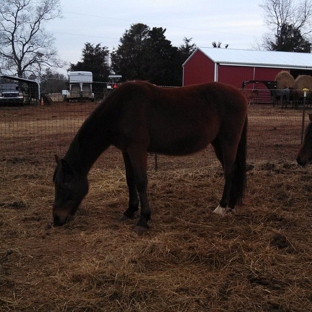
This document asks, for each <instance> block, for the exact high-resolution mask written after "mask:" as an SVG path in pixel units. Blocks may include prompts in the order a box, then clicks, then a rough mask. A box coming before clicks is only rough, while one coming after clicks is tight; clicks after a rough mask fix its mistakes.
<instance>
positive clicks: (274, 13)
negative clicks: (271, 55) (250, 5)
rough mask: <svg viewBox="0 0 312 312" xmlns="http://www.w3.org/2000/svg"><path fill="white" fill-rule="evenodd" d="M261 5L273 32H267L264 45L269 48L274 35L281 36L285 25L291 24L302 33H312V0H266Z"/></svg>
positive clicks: (267, 23)
mask: <svg viewBox="0 0 312 312" xmlns="http://www.w3.org/2000/svg"><path fill="white" fill-rule="evenodd" d="M260 7H261V8H262V9H263V10H264V19H265V22H266V25H268V27H269V29H270V30H271V31H273V34H266V35H265V36H264V39H263V43H264V47H265V48H268V47H269V46H270V43H271V42H272V37H274V38H279V37H280V36H281V34H282V29H283V27H285V26H291V27H292V28H293V29H295V30H297V31H299V32H300V33H301V35H302V36H303V37H304V36H308V35H309V34H311V33H312V30H311V25H312V0H302V1H299V0H264V1H263V4H261V5H260Z"/></svg>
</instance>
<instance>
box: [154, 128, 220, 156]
mask: <svg viewBox="0 0 312 312" xmlns="http://www.w3.org/2000/svg"><path fill="white" fill-rule="evenodd" d="M159 138H160V137H155V136H154V137H153V136H151V137H150V145H149V147H148V152H151V153H159V154H164V155H172V156H182V155H188V154H193V153H196V152H198V151H200V150H203V149H204V148H206V147H207V146H208V145H209V144H210V143H211V142H212V141H213V139H214V138H215V134H214V133H213V132H211V133H210V134H209V135H208V134H207V133H205V132H201V133H197V134H196V133H195V134H194V133H193V134H187V135H184V136H181V135H177V136H174V135H172V134H171V135H170V134H168V133H167V134H164V135H163V136H162V138H161V139H159Z"/></svg>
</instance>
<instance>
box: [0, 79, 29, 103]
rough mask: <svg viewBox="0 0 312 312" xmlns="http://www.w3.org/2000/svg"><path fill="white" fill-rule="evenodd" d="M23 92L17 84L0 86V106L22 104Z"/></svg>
mask: <svg viewBox="0 0 312 312" xmlns="http://www.w3.org/2000/svg"><path fill="white" fill-rule="evenodd" d="M23 103H24V96H23V92H22V91H21V90H20V89H19V86H18V84H17V83H5V84H0V105H3V104H4V105H8V104H21V105H22V104H23Z"/></svg>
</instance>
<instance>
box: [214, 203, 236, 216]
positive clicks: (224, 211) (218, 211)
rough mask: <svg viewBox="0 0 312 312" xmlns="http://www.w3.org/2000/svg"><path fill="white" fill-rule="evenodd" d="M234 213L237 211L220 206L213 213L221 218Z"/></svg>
mask: <svg viewBox="0 0 312 312" xmlns="http://www.w3.org/2000/svg"><path fill="white" fill-rule="evenodd" d="M232 212H235V209H231V208H228V207H221V206H220V205H219V206H218V207H217V208H216V209H215V210H214V211H213V213H216V214H219V215H221V216H224V215H226V214H229V213H232Z"/></svg>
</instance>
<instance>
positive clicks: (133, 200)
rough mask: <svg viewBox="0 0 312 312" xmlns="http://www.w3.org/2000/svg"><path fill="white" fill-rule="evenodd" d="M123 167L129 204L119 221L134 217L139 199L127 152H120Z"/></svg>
mask: <svg viewBox="0 0 312 312" xmlns="http://www.w3.org/2000/svg"><path fill="white" fill-rule="evenodd" d="M122 156H123V159H124V163H125V168H126V180H127V186H128V191H129V204H128V208H127V210H126V211H125V212H124V214H123V216H122V217H121V218H120V220H121V221H124V220H127V219H134V218H136V217H137V216H136V212H137V211H138V210H139V199H138V194H137V189H136V185H135V175H134V171H133V167H132V163H131V160H130V157H129V154H128V153H123V154H122Z"/></svg>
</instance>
